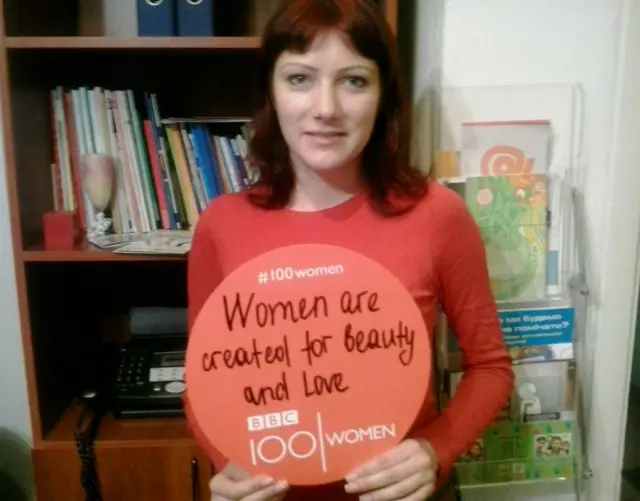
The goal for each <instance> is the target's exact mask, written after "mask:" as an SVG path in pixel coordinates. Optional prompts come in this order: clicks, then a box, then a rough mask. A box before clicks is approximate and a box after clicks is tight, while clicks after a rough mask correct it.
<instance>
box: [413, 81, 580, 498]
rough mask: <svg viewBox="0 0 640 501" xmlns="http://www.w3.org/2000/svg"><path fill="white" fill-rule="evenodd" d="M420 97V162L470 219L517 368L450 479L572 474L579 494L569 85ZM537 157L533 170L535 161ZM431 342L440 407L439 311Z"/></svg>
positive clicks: (444, 367)
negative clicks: (427, 103)
mask: <svg viewBox="0 0 640 501" xmlns="http://www.w3.org/2000/svg"><path fill="white" fill-rule="evenodd" d="M431 102H432V103H433V106H434V109H433V110H430V113H432V118H433V119H432V120H430V121H429V120H427V124H428V126H429V127H430V129H431V130H429V131H427V132H428V134H427V137H429V138H431V143H430V144H429V147H427V148H426V150H423V151H422V152H421V153H422V154H423V155H424V154H425V151H428V152H429V154H428V160H424V161H423V164H424V165H428V166H429V169H430V171H431V172H430V174H431V176H432V177H433V178H434V179H437V180H438V182H440V183H441V184H442V185H445V186H448V187H449V188H451V189H452V190H454V191H456V192H457V193H458V194H459V195H460V196H461V197H462V198H463V200H465V201H466V203H467V206H468V207H469V209H470V212H471V213H472V215H473V216H474V218H475V220H476V222H477V223H478V225H479V227H480V229H481V233H482V236H483V240H484V242H485V250H486V251H487V264H488V268H489V274H490V278H491V283H492V292H493V293H494V299H495V300H496V304H497V306H498V310H499V313H500V318H501V323H502V328H503V333H504V335H505V340H506V342H507V346H508V348H509V349H510V352H511V355H512V358H513V360H514V372H515V375H516V384H515V389H514V393H513V395H512V397H511V399H510V402H509V405H508V406H507V407H506V408H505V409H503V411H502V413H501V415H500V416H499V418H498V420H497V421H496V422H495V423H494V425H492V426H491V427H489V429H487V430H486V432H485V433H484V434H483V436H482V437H480V439H479V440H478V441H477V442H476V443H475V444H474V445H473V446H472V447H471V449H470V450H469V451H467V453H466V454H464V455H463V456H462V457H460V458H459V460H458V461H457V462H456V464H455V471H456V475H457V479H458V482H459V485H460V487H461V489H462V490H463V492H465V491H474V490H477V489H481V488H487V487H500V486H509V487H511V488H512V489H517V487H518V486H519V485H522V486H524V485H531V484H549V486H552V485H554V484H562V485H564V486H566V485H567V484H569V483H573V489H572V490H573V492H574V493H575V496H576V500H577V501H580V500H581V499H582V496H583V492H584V481H585V480H586V479H588V478H590V477H591V476H592V472H591V469H590V467H589V462H588V454H587V440H586V437H587V435H588V434H587V426H586V422H585V399H584V387H585V386H587V387H590V386H589V385H586V384H585V383H586V381H585V378H586V375H585V373H586V371H584V363H585V360H587V358H588V357H587V355H588V354H587V353H586V348H585V342H584V341H585V320H586V313H587V305H588V298H589V290H588V287H587V283H586V279H585V277H586V273H585V266H586V265H585V262H584V261H585V260H584V255H583V252H582V250H583V249H584V245H585V241H584V238H583V237H584V215H583V209H582V197H581V194H580V193H581V192H580V184H581V182H580V169H579V165H580V158H579V153H578V152H579V150H580V138H581V133H580V127H581V122H582V121H581V101H580V93H579V91H578V89H577V88H576V87H575V86H574V85H570V84H567V85H564V84H560V85H542V86H518V87H482V88H449V89H440V90H439V91H438V92H436V93H435V95H434V98H433V99H432V100H431ZM421 147H423V146H421ZM489 153H491V155H490V154H489ZM500 162H501V163H500ZM545 162H546V163H545ZM541 163H545V169H544V172H540V171H536V170H535V169H536V167H535V166H539V165H540V164H541ZM492 168H495V169H496V170H495V171H491V169H492ZM435 352H436V367H437V368H438V374H437V376H438V377H437V380H438V387H439V391H440V405H441V406H446V405H447V401H448V400H449V399H450V398H452V396H453V395H455V389H456V386H457V384H458V383H459V381H460V380H461V376H462V353H460V352H459V351H458V350H457V346H456V344H455V335H454V334H453V333H452V332H450V331H449V328H448V326H447V322H446V317H445V315H444V314H441V316H440V321H439V322H438V333H437V335H436V350H435ZM550 488H551V487H550ZM515 492H517V490H516V491H515Z"/></svg>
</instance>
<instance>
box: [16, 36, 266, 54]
mask: <svg viewBox="0 0 640 501" xmlns="http://www.w3.org/2000/svg"><path fill="white" fill-rule="evenodd" d="M5 45H6V47H7V48H8V49H11V50H60V49H66V50H85V49H91V50H114V49H117V50H169V51H173V50H176V51H189V50H252V49H257V48H258V47H259V46H260V38H259V37H77V36H70V37H54V36H52V37H7V38H5Z"/></svg>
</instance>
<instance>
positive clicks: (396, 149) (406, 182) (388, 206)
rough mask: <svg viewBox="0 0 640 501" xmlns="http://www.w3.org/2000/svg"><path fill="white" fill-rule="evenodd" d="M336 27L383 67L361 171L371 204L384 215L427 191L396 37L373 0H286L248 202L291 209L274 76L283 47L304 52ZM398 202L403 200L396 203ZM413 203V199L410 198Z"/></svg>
mask: <svg viewBox="0 0 640 501" xmlns="http://www.w3.org/2000/svg"><path fill="white" fill-rule="evenodd" d="M327 30H337V31H338V32H340V33H341V34H343V35H344V37H345V40H346V41H347V42H348V43H349V44H350V45H351V46H352V47H353V48H354V49H355V50H356V51H357V52H358V53H359V54H360V55H362V56H363V57H365V58H367V59H370V60H372V61H374V62H375V63H376V64H377V65H378V69H379V73H380V77H381V88H382V94H381V102H380V107H379V112H378V117H377V119H376V123H375V125H374V128H373V131H372V135H371V138H370V139H369V143H368V144H367V146H366V147H365V149H364V151H363V162H362V176H363V179H364V181H365V184H366V189H367V191H368V195H369V198H370V200H371V201H372V202H373V205H374V206H375V207H376V208H377V210H379V211H380V212H381V213H384V214H395V213H401V212H404V211H405V210H406V209H408V208H410V207H411V206H412V205H413V203H415V201H416V200H418V199H420V198H421V197H422V196H423V195H424V193H425V191H426V181H425V176H424V175H423V174H422V173H421V172H420V171H419V170H417V169H415V168H413V167H412V166H411V164H410V161H409V143H410V140H411V139H410V128H409V114H408V103H407V101H406V97H405V93H404V88H403V82H402V77H401V72H400V68H399V62H398V55H397V54H398V51H397V43H396V39H395V36H394V35H393V33H392V32H391V30H390V29H389V26H388V24H387V23H386V20H385V19H384V17H383V15H382V12H381V10H380V7H379V6H377V5H376V4H375V3H374V2H373V1H372V0H287V1H285V2H283V4H282V6H281V7H280V8H279V10H278V11H277V12H276V13H275V14H274V15H273V17H272V18H271V20H270V22H269V23H268V24H267V26H266V28H265V32H264V35H263V39H262V47H261V51H260V66H259V82H258V92H259V93H260V95H261V96H264V97H263V99H264V102H263V103H262V106H261V109H260V110H259V111H258V113H257V115H256V116H255V118H254V122H253V137H252V139H251V141H250V144H249V155H248V159H249V162H251V164H252V165H253V166H254V168H256V169H257V170H258V176H257V178H258V179H257V181H256V187H258V188H260V189H252V190H250V191H249V199H250V200H251V201H252V202H253V203H254V204H256V205H258V206H260V207H264V208H268V209H276V208H282V207H285V206H286V205H287V204H288V202H289V199H290V196H291V191H292V190H293V187H294V172H293V168H292V166H291V163H290V160H289V152H288V147H287V145H286V143H285V141H284V138H283V137H282V134H281V132H280V127H279V125H278V119H277V116H276V112H275V109H274V106H273V100H272V98H271V95H272V94H271V78H272V73H273V68H274V65H275V62H276V60H277V58H278V57H279V56H280V54H281V53H282V52H284V51H291V52H298V53H301V52H305V51H306V50H308V48H309V47H310V45H311V43H312V42H313V40H314V39H315V38H316V36H318V35H319V34H321V33H323V32H326V31H327ZM398 202H400V203H398ZM407 202H408V203H407Z"/></svg>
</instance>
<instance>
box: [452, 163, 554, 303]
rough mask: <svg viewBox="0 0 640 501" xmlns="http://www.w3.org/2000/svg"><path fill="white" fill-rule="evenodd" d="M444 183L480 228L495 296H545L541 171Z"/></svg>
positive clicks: (521, 298) (526, 298) (524, 298)
mask: <svg viewBox="0 0 640 501" xmlns="http://www.w3.org/2000/svg"><path fill="white" fill-rule="evenodd" d="M448 186H449V187H450V188H451V189H454V190H455V191H456V192H458V194H460V195H461V196H462V197H463V198H464V200H465V202H466V204H467V206H468V208H469V210H470V212H471V214H472V215H473V217H474V219H475V221H476V222H477V224H478V226H479V227H480V231H481V233H482V238H483V241H484V245H485V250H486V254H487V266H488V269H489V275H490V279H491V290H492V292H493V295H494V299H495V300H496V301H535V300H538V299H544V298H545V296H546V292H547V290H546V285H547V280H546V276H547V269H546V255H547V253H546V250H547V177H546V175H544V174H527V175H518V176H516V175H511V176H490V177H489V176H487V177H485V176H480V177H469V178H467V179H466V180H465V181H464V182H455V183H450V184H448Z"/></svg>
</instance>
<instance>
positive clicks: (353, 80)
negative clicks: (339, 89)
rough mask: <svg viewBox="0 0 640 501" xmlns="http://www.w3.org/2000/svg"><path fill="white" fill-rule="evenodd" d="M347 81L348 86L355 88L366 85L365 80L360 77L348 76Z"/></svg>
mask: <svg viewBox="0 0 640 501" xmlns="http://www.w3.org/2000/svg"><path fill="white" fill-rule="evenodd" d="M347 82H348V83H349V85H350V86H352V87H356V88H362V87H365V86H366V85H367V81H366V80H365V79H364V78H362V77H348V78H347Z"/></svg>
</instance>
